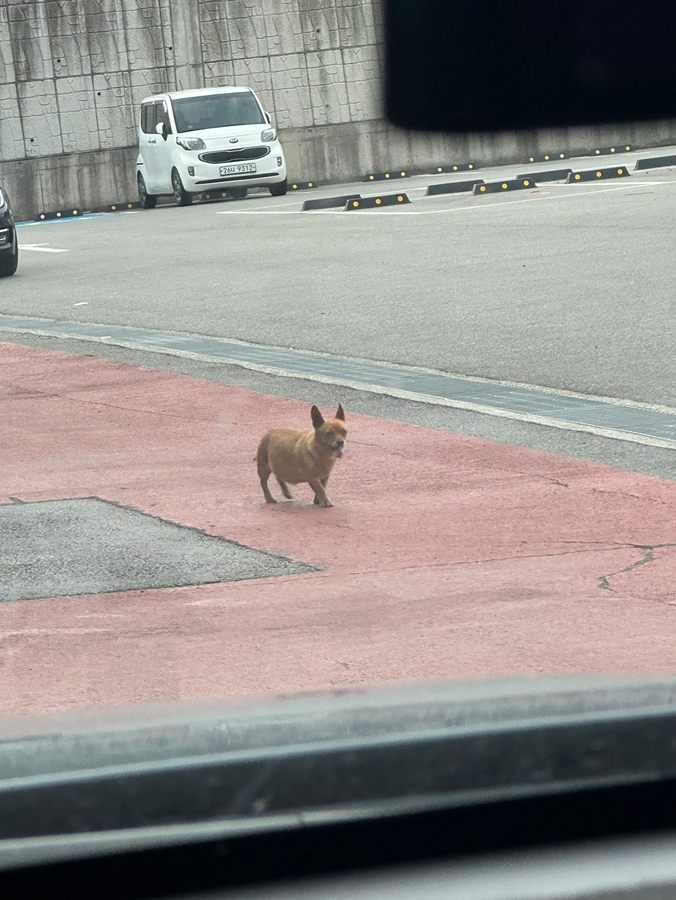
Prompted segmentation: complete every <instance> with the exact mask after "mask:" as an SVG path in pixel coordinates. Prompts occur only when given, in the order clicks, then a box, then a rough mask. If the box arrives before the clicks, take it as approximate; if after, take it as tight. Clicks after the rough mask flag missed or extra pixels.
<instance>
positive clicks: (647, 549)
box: [598, 543, 676, 593]
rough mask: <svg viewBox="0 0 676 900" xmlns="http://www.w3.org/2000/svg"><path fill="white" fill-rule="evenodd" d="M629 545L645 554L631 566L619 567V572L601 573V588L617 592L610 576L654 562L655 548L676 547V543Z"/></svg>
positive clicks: (599, 584) (599, 583)
mask: <svg viewBox="0 0 676 900" xmlns="http://www.w3.org/2000/svg"><path fill="white" fill-rule="evenodd" d="M625 546H627V547H634V548H636V549H637V550H643V551H644V554H643V556H642V557H641V559H638V560H636V562H633V563H631V565H629V566H625V567H624V569H618V571H617V572H608V574H607V575H600V576H599V580H598V586H599V588H600V589H601V590H605V591H612V592H613V593H616V591H615V588H614V587H613V586H612V585H611V584H610V582H609V580H608V579H609V578H614V577H615V576H616V575H624V574H625V573H626V572H631V571H633V570H634V569H637V568H639V566H645V565H647V564H648V563H651V562H653V560H654V559H655V550H660V549H663V548H665V547H676V543H671V544H653V545H652V546H650V545H645V544H626V545H625Z"/></svg>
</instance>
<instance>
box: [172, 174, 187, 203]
mask: <svg viewBox="0 0 676 900" xmlns="http://www.w3.org/2000/svg"><path fill="white" fill-rule="evenodd" d="M171 186H172V187H173V189H174V203H175V204H176V206H190V204H191V203H192V194H190V193H189V192H188V191H186V190H185V188H184V187H183V182H182V181H181V176H180V175H179V174H178V172H177V171H176V169H172V172H171Z"/></svg>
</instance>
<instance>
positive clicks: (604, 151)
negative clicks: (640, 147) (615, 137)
mask: <svg viewBox="0 0 676 900" xmlns="http://www.w3.org/2000/svg"><path fill="white" fill-rule="evenodd" d="M628 150H631V144H615V146H614V147H599V148H598V149H597V150H590V151H589V155H590V156H610V155H611V154H612V153H626V152H627V151H628Z"/></svg>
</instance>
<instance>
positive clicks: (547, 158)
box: [524, 153, 568, 163]
mask: <svg viewBox="0 0 676 900" xmlns="http://www.w3.org/2000/svg"><path fill="white" fill-rule="evenodd" d="M556 159H568V155H567V154H566V153H544V154H542V153H541V154H540V155H539V156H527V157H526V158H525V159H524V162H525V163H535V162H551V161H553V160H556Z"/></svg>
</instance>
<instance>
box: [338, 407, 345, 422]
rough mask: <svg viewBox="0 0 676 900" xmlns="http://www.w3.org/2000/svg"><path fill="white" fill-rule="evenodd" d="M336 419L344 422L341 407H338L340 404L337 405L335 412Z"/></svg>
mask: <svg viewBox="0 0 676 900" xmlns="http://www.w3.org/2000/svg"><path fill="white" fill-rule="evenodd" d="M336 419H342V420H343V422H344V421H345V413H344V412H343V407H342V406H341V405H340V403H339V404H338V409H337V410H336Z"/></svg>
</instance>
